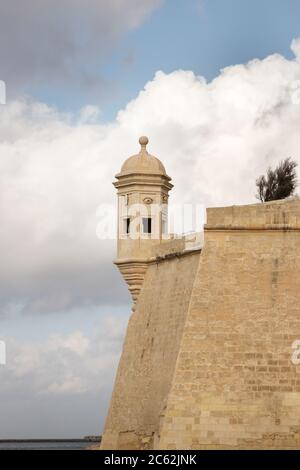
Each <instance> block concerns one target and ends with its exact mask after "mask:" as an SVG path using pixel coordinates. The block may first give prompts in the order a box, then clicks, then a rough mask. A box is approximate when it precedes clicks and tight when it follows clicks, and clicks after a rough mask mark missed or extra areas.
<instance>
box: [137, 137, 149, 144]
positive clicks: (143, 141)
mask: <svg viewBox="0 0 300 470" xmlns="http://www.w3.org/2000/svg"><path fill="white" fill-rule="evenodd" d="M148 142H149V139H148V137H146V136H145V135H142V137H140V138H139V143H140V144H141V145H147V144H148Z"/></svg>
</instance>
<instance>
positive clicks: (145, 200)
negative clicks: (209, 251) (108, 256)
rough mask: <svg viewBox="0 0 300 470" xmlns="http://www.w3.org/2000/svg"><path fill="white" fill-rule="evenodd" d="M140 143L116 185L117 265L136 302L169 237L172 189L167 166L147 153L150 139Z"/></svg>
mask: <svg viewBox="0 0 300 470" xmlns="http://www.w3.org/2000/svg"><path fill="white" fill-rule="evenodd" d="M139 143H140V145H141V150H140V152H139V153H138V154H137V155H133V156H132V157H129V158H128V159H127V160H126V161H125V162H124V164H123V165H122V168H121V171H120V173H118V174H117V175H116V179H117V181H115V182H114V183H113V184H114V186H115V187H116V188H117V190H118V248H117V259H116V261H115V264H116V265H117V266H118V268H119V269H120V271H121V273H122V275H123V277H124V279H125V281H126V282H127V284H128V287H129V291H130V292H131V295H132V299H133V302H134V303H135V302H136V299H137V297H138V294H139V292H140V289H141V286H142V283H143V280H144V275H145V272H146V268H147V262H148V261H149V260H150V259H151V251H152V248H153V246H154V245H157V244H159V243H161V242H162V241H163V239H164V234H167V217H168V214H167V207H168V193H169V191H170V189H172V187H173V185H172V184H171V183H170V181H171V178H170V177H169V176H168V175H167V174H166V170H165V168H164V165H163V164H162V163H161V161H160V160H159V159H158V158H156V157H154V156H153V155H150V154H149V153H148V151H147V148H146V146H147V144H148V138H147V137H140V139H139Z"/></svg>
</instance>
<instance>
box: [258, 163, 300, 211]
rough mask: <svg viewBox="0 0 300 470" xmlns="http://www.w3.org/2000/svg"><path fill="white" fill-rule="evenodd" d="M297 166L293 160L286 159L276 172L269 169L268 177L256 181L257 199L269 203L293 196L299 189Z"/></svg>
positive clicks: (261, 177)
mask: <svg viewBox="0 0 300 470" xmlns="http://www.w3.org/2000/svg"><path fill="white" fill-rule="evenodd" d="M297 166H298V164H297V163H296V162H295V161H293V160H292V159H291V158H286V159H285V160H283V161H282V162H280V164H279V165H278V166H277V168H275V170H272V169H271V168H269V169H268V171H267V175H266V176H264V175H262V176H260V177H259V178H258V179H257V180H256V186H257V188H258V193H257V195H256V197H257V199H260V200H261V202H268V201H275V200H277V199H285V198H286V197H289V196H292V195H293V194H294V192H295V189H296V187H297V172H296V167H297Z"/></svg>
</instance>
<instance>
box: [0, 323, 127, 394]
mask: <svg viewBox="0 0 300 470" xmlns="http://www.w3.org/2000/svg"><path fill="white" fill-rule="evenodd" d="M126 321H127V319H126V316H125V315H124V316H116V315H115V316H114V317H113V318H112V317H109V316H105V317H103V318H102V319H101V320H100V322H99V324H98V326H97V327H96V328H95V331H94V334H93V335H92V336H91V337H87V336H86V335H85V334H83V333H82V332H81V331H74V332H72V333H69V334H64V335H63V334H58V333H56V334H52V335H50V336H49V337H48V338H47V340H46V341H44V342H32V341H31V342H28V341H25V340H24V341H17V340H16V339H14V338H11V337H10V338H5V342H6V347H7V364H6V366H5V367H4V368H2V370H1V390H0V400H1V396H7V395H8V394H9V393H13V394H16V393H17V394H18V393H19V394H20V396H21V397H22V396H32V397H34V396H39V395H61V394H68V395H73V394H82V393H88V392H98V393H99V399H100V396H101V395H100V392H101V391H103V390H106V389H110V387H111V383H112V380H113V376H114V371H115V367H116V364H117V360H118V357H119V354H120V349H121V343H122V340H123V335H124V331H125V324H126Z"/></svg>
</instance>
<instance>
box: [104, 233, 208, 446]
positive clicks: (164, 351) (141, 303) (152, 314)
mask: <svg viewBox="0 0 300 470" xmlns="http://www.w3.org/2000/svg"><path fill="white" fill-rule="evenodd" d="M176 243H177V242H176ZM176 246H177V245H176ZM178 247H179V248H180V244H179V245H178ZM178 247H177V248H178ZM175 251H176V253H175V252H174V250H171V253H170V257H168V258H166V259H159V260H157V261H153V262H151V263H150V264H149V265H148V267H147V271H146V275H145V279H144V283H143V287H142V289H141V292H140V294H139V297H138V300H137V304H136V309H135V311H134V312H133V313H132V315H131V317H130V320H129V324H128V329H127V334H126V340H125V344H124V347H123V353H122V357H121V360H120V364H119V368H118V373H117V377H116V381H115V386H114V392H113V396H112V399H111V405H110V409H109V413H108V417H107V421H106V425H105V431H104V435H103V440H102V444H101V448H102V449H146V448H153V447H154V446H155V445H157V444H156V443H155V442H154V441H155V439H156V435H157V432H158V430H159V425H160V417H161V414H162V413H163V410H164V407H165V405H166V400H167V396H168V393H169V390H170V386H171V381H172V378H173V375H174V368H175V363H176V359H177V355H178V350H179V345H180V341H181V336H182V330H183V326H184V322H185V317H186V314H187V311H188V306H189V301H190V297H191V291H192V288H193V284H194V280H195V275H196V270H197V266H198V263H199V256H200V252H199V251H197V252H192V253H187V254H182V255H180V254H179V253H178V252H177V249H176V250H175ZM172 252H173V253H172ZM164 254H165V253H164Z"/></svg>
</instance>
